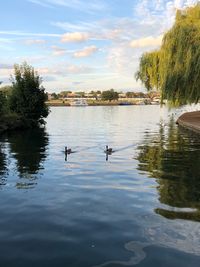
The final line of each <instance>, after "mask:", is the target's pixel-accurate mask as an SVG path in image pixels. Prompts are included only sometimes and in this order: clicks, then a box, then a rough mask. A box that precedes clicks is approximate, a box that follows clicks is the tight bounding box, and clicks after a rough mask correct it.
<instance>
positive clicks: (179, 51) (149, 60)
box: [136, 4, 200, 106]
mask: <svg viewBox="0 0 200 267" xmlns="http://www.w3.org/2000/svg"><path fill="white" fill-rule="evenodd" d="M136 79H139V80H141V81H142V83H143V84H144V85H145V87H146V88H147V90H152V89H157V90H160V92H161V98H162V99H167V100H168V101H169V103H171V104H172V105H177V106H178V105H183V104H190V103H198V102H199V99H200V4H197V5H196V6H194V7H188V8H186V9H184V10H178V11H177V15H176V21H175V24H174V26H173V27H172V29H171V30H169V31H168V32H167V33H166V34H165V35H164V38H163V42H162V46H161V48H160V49H159V50H158V51H153V52H150V53H145V54H143V56H142V57H141V60H140V66H139V71H138V72H137V73H136Z"/></svg>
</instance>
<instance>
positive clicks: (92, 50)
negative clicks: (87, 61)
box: [74, 45, 98, 58]
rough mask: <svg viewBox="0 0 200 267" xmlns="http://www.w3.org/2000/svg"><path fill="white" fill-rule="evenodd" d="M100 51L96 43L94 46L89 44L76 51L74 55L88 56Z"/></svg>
mask: <svg viewBox="0 0 200 267" xmlns="http://www.w3.org/2000/svg"><path fill="white" fill-rule="evenodd" d="M97 51H98V48H97V47H96V46H95V45H92V46H88V47H85V48H83V49H82V50H79V51H76V52H75V53H74V57H77V58H79V57H88V56H91V55H93V54H94V53H96V52H97Z"/></svg>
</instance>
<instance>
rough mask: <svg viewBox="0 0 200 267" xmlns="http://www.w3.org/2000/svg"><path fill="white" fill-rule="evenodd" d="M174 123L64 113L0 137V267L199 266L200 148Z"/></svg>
mask: <svg viewBox="0 0 200 267" xmlns="http://www.w3.org/2000/svg"><path fill="white" fill-rule="evenodd" d="M176 112H177V111H176ZM170 118H171V113H170V112H169V111H168V110H167V109H165V108H160V107H158V106H124V107H118V106H116V107H80V108H76V107H74V108H64V107H63V108H62V107H61V108H52V112H51V114H50V116H49V117H48V120H47V125H46V129H34V130H30V131H23V132H13V133H10V134H6V135H3V136H1V137H0V189H1V190H0V202H1V205H0V214H1V216H0V248H1V249H0V266H3V267H16V266H20V267H27V266H29V267H36V266H37V267H55V266H59V267H66V266H70V267H71V266H73V267H91V266H108V267H116V266H118V267H119V266H135V265H138V266H140V267H155V266H162V267H169V266H170V267H176V266H181V267H197V266H199V259H200V223H199V218H200V217H199V213H200V212H199V211H200V197H199V194H200V183H199V180H200V178H199V173H200V169H199V162H200V158H199V156H200V155H199V153H200V140H199V137H198V136H197V135H195V134H193V133H191V132H188V131H185V130H182V129H179V128H178V127H177V126H176V125H175V119H174V120H173V119H170ZM106 145H108V146H109V147H112V148H113V150H114V153H112V155H109V159H108V161H106V154H105V153H104V150H105V146H106ZM65 146H68V147H69V148H71V149H72V151H73V152H75V153H71V154H69V155H68V158H67V161H65V160H64V158H65V153H64V148H65ZM149 177H152V179H150V178H149ZM172 219H173V220H172ZM180 219H181V220H180Z"/></svg>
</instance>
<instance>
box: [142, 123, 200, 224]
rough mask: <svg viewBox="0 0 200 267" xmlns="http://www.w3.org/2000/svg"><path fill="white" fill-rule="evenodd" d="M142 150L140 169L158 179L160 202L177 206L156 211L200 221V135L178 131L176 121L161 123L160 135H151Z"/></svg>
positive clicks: (173, 217) (167, 215) (168, 216)
mask: <svg viewBox="0 0 200 267" xmlns="http://www.w3.org/2000/svg"><path fill="white" fill-rule="evenodd" d="M138 149H139V154H138V156H137V159H138V161H139V164H138V169H139V170H141V171H145V172H148V173H149V175H150V177H154V178H157V183H158V187H157V189H158V192H159V196H160V197H159V200H160V202H161V203H163V204H166V205H168V206H171V207H173V208H171V209H170V210H168V209H162V208H158V209H156V210H155V212H156V213H158V214H160V215H162V216H165V217H166V218H170V219H189V220H195V221H200V140H199V136H198V135H197V134H195V133H192V132H190V131H187V130H183V129H180V128H178V127H177V126H176V125H175V123H174V120H173V118H172V119H171V121H170V123H169V125H168V126H166V125H165V126H164V125H163V124H162V123H161V124H160V131H159V133H158V134H156V135H153V136H152V135H149V134H147V135H146V136H145V141H144V144H143V145H141V146H139V148H138ZM174 207H176V208H179V209H175V208H174ZM181 208H190V210H181Z"/></svg>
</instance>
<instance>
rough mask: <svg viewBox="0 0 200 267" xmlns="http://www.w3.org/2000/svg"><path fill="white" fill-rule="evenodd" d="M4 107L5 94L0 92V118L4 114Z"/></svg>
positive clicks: (5, 102)
mask: <svg viewBox="0 0 200 267" xmlns="http://www.w3.org/2000/svg"><path fill="white" fill-rule="evenodd" d="M6 106H7V99H6V97H5V94H4V93H3V92H1V91H0V116H2V115H3V114H4V113H5V109H6Z"/></svg>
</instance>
